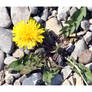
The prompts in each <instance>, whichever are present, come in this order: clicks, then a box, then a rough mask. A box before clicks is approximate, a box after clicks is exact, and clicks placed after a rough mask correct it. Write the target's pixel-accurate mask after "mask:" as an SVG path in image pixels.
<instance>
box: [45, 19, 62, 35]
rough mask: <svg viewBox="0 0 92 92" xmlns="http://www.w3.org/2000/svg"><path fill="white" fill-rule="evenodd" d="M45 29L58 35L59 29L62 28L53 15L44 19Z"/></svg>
mask: <svg viewBox="0 0 92 92" xmlns="http://www.w3.org/2000/svg"><path fill="white" fill-rule="evenodd" d="M46 29H49V30H52V31H54V32H55V33H56V34H57V35H58V34H59V31H60V30H61V29H62V26H61V24H60V23H59V22H58V20H57V18H54V17H53V18H50V19H49V20H47V21H46Z"/></svg>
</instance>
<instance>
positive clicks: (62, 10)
mask: <svg viewBox="0 0 92 92" xmlns="http://www.w3.org/2000/svg"><path fill="white" fill-rule="evenodd" d="M69 9H70V8H69V7H58V14H57V18H58V20H67V18H68V13H69Z"/></svg>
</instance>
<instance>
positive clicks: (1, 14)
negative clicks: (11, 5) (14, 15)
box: [0, 7, 11, 27]
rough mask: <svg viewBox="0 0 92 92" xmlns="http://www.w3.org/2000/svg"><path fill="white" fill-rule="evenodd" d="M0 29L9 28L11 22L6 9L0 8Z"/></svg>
mask: <svg viewBox="0 0 92 92" xmlns="http://www.w3.org/2000/svg"><path fill="white" fill-rule="evenodd" d="M0 20H1V22H0V27H9V26H10V25H11V20H10V17H9V15H8V11H7V9H6V8H5V7H0Z"/></svg>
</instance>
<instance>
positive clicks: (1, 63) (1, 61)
mask: <svg viewBox="0 0 92 92" xmlns="http://www.w3.org/2000/svg"><path fill="white" fill-rule="evenodd" d="M3 67H4V53H3V51H1V50H0V71H1V70H2V69H3Z"/></svg>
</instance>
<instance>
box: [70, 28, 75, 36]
mask: <svg viewBox="0 0 92 92" xmlns="http://www.w3.org/2000/svg"><path fill="white" fill-rule="evenodd" d="M74 31H75V26H72V27H71V28H70V34H72V33H74Z"/></svg>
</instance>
